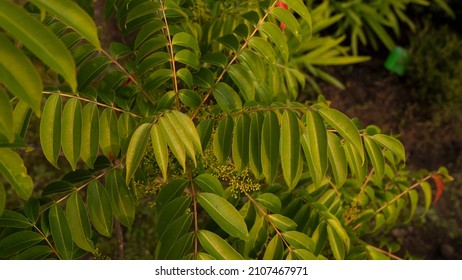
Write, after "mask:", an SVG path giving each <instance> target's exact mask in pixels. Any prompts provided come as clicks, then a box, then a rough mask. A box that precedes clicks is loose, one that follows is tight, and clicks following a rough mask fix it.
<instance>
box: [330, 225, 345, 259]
mask: <svg viewBox="0 0 462 280" xmlns="http://www.w3.org/2000/svg"><path fill="white" fill-rule="evenodd" d="M327 237H328V239H329V244H330V248H331V250H332V253H333V254H334V257H335V259H337V260H343V259H345V247H344V245H343V242H342V240H341V239H340V237H339V236H338V234H337V232H336V231H335V230H334V229H333V228H332V227H331V226H330V225H328V226H327Z"/></svg>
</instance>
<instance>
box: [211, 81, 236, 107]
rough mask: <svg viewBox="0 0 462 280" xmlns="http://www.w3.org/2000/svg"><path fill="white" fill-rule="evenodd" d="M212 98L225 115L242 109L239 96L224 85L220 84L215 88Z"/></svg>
mask: <svg viewBox="0 0 462 280" xmlns="http://www.w3.org/2000/svg"><path fill="white" fill-rule="evenodd" d="M213 97H214V98H215V100H216V101H217V103H218V105H220V108H221V109H222V110H223V111H224V112H225V113H228V114H229V113H231V112H232V111H234V110H240V109H242V101H241V99H240V98H239V95H238V94H237V93H236V91H234V89H233V88H232V87H230V86H229V85H228V84H226V83H223V82H220V83H218V84H217V85H216V86H215V89H214V90H213Z"/></svg>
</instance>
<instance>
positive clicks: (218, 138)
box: [213, 116, 234, 163]
mask: <svg viewBox="0 0 462 280" xmlns="http://www.w3.org/2000/svg"><path fill="white" fill-rule="evenodd" d="M233 127H234V121H233V118H232V117H230V116H227V117H225V118H224V119H223V120H222V121H221V122H220V124H219V125H218V128H217V130H216V132H215V136H214V137H213V153H214V154H215V157H216V158H217V160H218V162H220V163H223V162H225V161H226V160H227V159H228V157H229V153H230V151H231V141H232V138H233V137H232V135H233Z"/></svg>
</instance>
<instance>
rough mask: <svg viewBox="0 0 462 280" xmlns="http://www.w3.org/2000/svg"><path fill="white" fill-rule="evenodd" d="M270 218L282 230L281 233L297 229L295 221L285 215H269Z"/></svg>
mask: <svg viewBox="0 0 462 280" xmlns="http://www.w3.org/2000/svg"><path fill="white" fill-rule="evenodd" d="M268 218H269V219H270V221H271V222H272V223H273V224H274V226H275V227H277V228H278V229H280V230H281V231H291V230H295V229H296V228H297V224H296V223H295V222H294V221H292V220H291V219H290V218H287V217H285V216H283V215H280V214H270V215H268Z"/></svg>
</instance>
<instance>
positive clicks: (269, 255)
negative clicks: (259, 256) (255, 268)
mask: <svg viewBox="0 0 462 280" xmlns="http://www.w3.org/2000/svg"><path fill="white" fill-rule="evenodd" d="M283 254H284V245H283V243H282V240H281V238H279V235H277V234H276V235H275V236H274V237H273V238H272V239H271V241H270V242H269V243H268V246H266V250H265V254H264V255H263V259H264V260H281V259H282V257H283Z"/></svg>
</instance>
